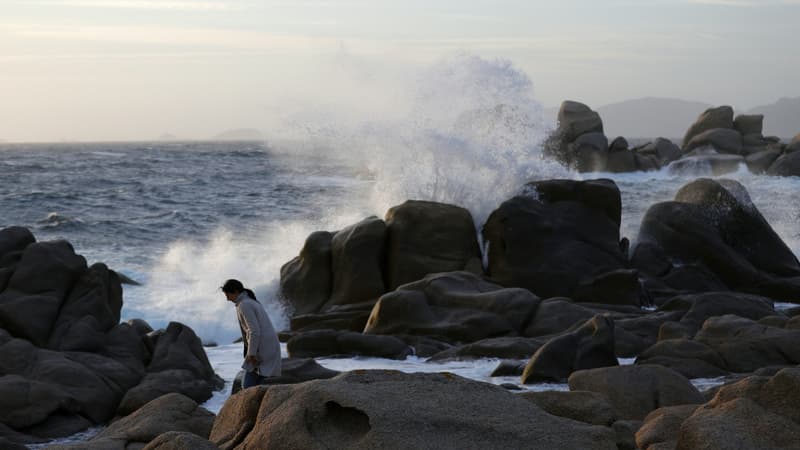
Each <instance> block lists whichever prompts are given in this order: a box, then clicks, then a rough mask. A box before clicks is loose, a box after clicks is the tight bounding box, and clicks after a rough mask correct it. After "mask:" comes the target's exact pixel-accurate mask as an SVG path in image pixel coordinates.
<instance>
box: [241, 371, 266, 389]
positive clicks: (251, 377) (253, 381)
mask: <svg viewBox="0 0 800 450" xmlns="http://www.w3.org/2000/svg"><path fill="white" fill-rule="evenodd" d="M262 381H264V377H262V376H261V375H259V374H257V373H255V372H245V373H244V377H242V389H247V388H249V387H252V386H258V385H259V384H261V382H262Z"/></svg>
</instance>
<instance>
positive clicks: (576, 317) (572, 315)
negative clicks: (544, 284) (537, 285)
mask: <svg viewBox="0 0 800 450" xmlns="http://www.w3.org/2000/svg"><path fill="white" fill-rule="evenodd" d="M594 315H595V312H594V311H592V310H591V309H589V308H587V307H585V306H581V305H577V304H575V303H574V302H573V301H572V300H570V299H568V298H565V297H553V298H549V299H547V300H544V301H542V303H541V304H540V305H539V309H538V310H537V311H536V315H535V316H534V317H533V320H531V322H530V324H529V325H528V327H527V328H526V329H525V336H548V335H553V334H557V333H562V332H564V331H565V330H567V329H569V328H571V327H572V326H573V325H576V324H578V323H583V322H585V321H587V320H589V319H591V318H592V317H594Z"/></svg>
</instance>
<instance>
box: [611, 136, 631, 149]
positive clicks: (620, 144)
mask: <svg viewBox="0 0 800 450" xmlns="http://www.w3.org/2000/svg"><path fill="white" fill-rule="evenodd" d="M625 150H628V140H627V139H625V138H624V137H622V136H618V137H616V138H615V139H614V140H613V141H611V144H609V146H608V151H609V153H614V152H621V151H625Z"/></svg>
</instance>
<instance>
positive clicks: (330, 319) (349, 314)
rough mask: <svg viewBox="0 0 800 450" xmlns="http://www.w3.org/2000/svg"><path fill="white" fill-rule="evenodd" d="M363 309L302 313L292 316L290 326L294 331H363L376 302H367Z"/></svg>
mask: <svg viewBox="0 0 800 450" xmlns="http://www.w3.org/2000/svg"><path fill="white" fill-rule="evenodd" d="M363 306H364V308H363V309H354V310H334V309H331V310H329V311H326V312H321V313H315V314H302V315H297V316H294V317H292V318H291V320H290V323H289V326H290V328H291V329H292V331H296V332H303V331H311V330H348V331H361V330H363V329H364V325H366V324H367V319H369V313H370V311H372V308H373V307H374V306H375V302H366V303H364V304H363Z"/></svg>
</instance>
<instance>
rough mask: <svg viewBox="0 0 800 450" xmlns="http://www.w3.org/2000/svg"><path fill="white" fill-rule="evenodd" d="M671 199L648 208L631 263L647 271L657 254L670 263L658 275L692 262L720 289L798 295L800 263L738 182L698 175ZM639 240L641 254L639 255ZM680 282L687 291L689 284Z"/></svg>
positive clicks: (775, 295) (777, 296) (786, 296)
mask: <svg viewBox="0 0 800 450" xmlns="http://www.w3.org/2000/svg"><path fill="white" fill-rule="evenodd" d="M675 200H676V201H674V202H663V203H657V204H655V205H653V206H651V207H650V208H649V209H648V211H647V213H646V214H645V216H644V218H643V220H642V226H641V229H640V230H639V238H638V240H639V246H637V248H636V249H635V250H634V253H633V257H632V263H633V265H634V267H636V268H637V269H640V270H641V271H643V272H645V273H647V271H648V270H650V269H651V268H652V267H657V266H659V265H660V263H657V262H652V261H648V260H650V259H652V258H659V259H662V261H666V262H668V263H669V265H670V266H671V267H673V269H671V270H670V271H669V272H667V275H663V274H662V275H659V276H658V277H659V278H661V279H662V280H664V279H666V277H668V276H669V274H670V272H672V271H673V270H674V268H675V267H677V266H684V265H688V264H696V265H698V266H702V267H703V268H705V269H707V270H708V271H709V272H710V273H711V274H713V278H714V279H716V280H719V281H720V282H722V283H724V285H725V286H724V287H725V288H726V289H724V290H734V291H739V292H745V293H750V294H755V295H760V296H765V297H770V298H775V299H791V298H800V263H798V260H797V258H796V257H795V255H794V253H792V251H791V250H790V249H789V247H788V246H786V244H785V243H784V242H783V241H782V240H781V238H780V237H779V236H778V235H777V234H776V233H775V231H774V230H773V229H772V227H770V225H769V223H767V221H766V220H765V219H764V217H763V216H761V213H760V212H759V211H758V209H757V208H756V207H755V205H753V203H752V201H751V200H750V198H749V195H748V194H747V191H746V190H745V188H744V187H743V186H742V185H741V184H739V183H738V182H736V181H732V180H711V179H706V178H701V179H697V180H695V181H693V182H691V183H689V184H687V185H685V186H684V187H682V188H681V189H680V190H679V191H678V193H677V194H676V196H675ZM643 244H644V246H645V247H644V249H645V250H646V251H647V254H646V255H645V254H639V251H640V248H642V246H643ZM654 249H657V250H654ZM649 275H653V276H655V275H656V274H654V273H652V272H651V273H650V274H649ZM713 281H714V280H712V282H713ZM714 284H716V283H714ZM673 287H676V286H675V285H673ZM684 287H685V288H687V289H685V290H687V291H691V286H684Z"/></svg>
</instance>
